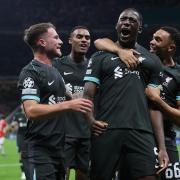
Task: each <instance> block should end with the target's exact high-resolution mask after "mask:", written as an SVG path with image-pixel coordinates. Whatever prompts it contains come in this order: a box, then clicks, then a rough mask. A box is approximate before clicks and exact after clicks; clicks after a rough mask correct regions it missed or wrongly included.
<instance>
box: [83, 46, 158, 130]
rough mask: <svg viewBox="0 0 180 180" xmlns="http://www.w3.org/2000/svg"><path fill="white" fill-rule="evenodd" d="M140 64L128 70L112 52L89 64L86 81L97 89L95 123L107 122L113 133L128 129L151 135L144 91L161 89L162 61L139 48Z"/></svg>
mask: <svg viewBox="0 0 180 180" xmlns="http://www.w3.org/2000/svg"><path fill="white" fill-rule="evenodd" d="M137 49H138V51H140V53H141V56H140V57H139V61H140V64H139V66H138V67H137V69H135V70H132V71H131V70H129V69H128V68H127V67H126V65H125V64H124V63H123V62H122V61H121V60H120V58H119V57H118V56H117V55H115V54H112V53H109V52H102V51H101V52H97V53H95V54H94V55H93V56H92V58H91V59H90V61H89V64H88V68H87V71H86V75H85V78H84V81H89V82H93V83H95V84H96V85H97V86H98V87H99V89H98V100H97V109H96V119H97V120H98V119H99V120H104V121H106V122H108V124H109V126H108V128H110V129H116V128H123V129H124V128H127V129H137V130H143V131H147V132H150V133H152V126H151V121H150V115H149V110H148V104H147V99H146V96H145V92H144V90H145V87H146V85H147V84H152V85H155V86H156V85H158V84H159V83H158V81H157V77H158V76H159V73H160V71H161V63H160V61H159V59H158V60H157V61H156V60H155V59H153V58H152V56H151V54H150V53H149V52H148V51H147V50H146V49H144V48H143V47H141V46H139V45H138V48H137Z"/></svg>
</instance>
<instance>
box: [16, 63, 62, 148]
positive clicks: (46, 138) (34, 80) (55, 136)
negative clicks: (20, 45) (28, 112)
mask: <svg viewBox="0 0 180 180" xmlns="http://www.w3.org/2000/svg"><path fill="white" fill-rule="evenodd" d="M18 88H19V90H20V91H21V100H22V101H26V100H34V101H37V102H38V103H40V104H49V105H52V104H56V103H61V102H63V101H64V100H65V85H64V81H63V78H62V76H61V75H60V73H59V72H58V71H57V69H56V68H54V67H52V66H49V65H46V64H43V63H40V62H39V61H37V60H32V61H31V62H30V63H29V64H28V65H27V66H25V67H24V68H23V69H22V71H21V73H20V76H19V82H18ZM64 118H65V117H64V116H63V113H61V115H59V116H56V117H54V118H46V119H44V118H42V120H41V119H39V120H35V121H32V120H28V124H27V132H26V135H25V140H26V141H27V142H28V143H30V144H33V145H38V146H43V147H44V146H45V147H46V146H48V147H49V148H51V149H53V148H55V149H59V148H62V147H61V146H62V140H63V138H64Z"/></svg>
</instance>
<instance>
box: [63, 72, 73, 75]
mask: <svg viewBox="0 0 180 180" xmlns="http://www.w3.org/2000/svg"><path fill="white" fill-rule="evenodd" d="M69 74H73V72H64V75H65V76H66V75H69Z"/></svg>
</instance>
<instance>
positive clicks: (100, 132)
mask: <svg viewBox="0 0 180 180" xmlns="http://www.w3.org/2000/svg"><path fill="white" fill-rule="evenodd" d="M103 133H104V132H103V131H97V130H96V131H93V134H95V135H96V136H100V135H102V134H103Z"/></svg>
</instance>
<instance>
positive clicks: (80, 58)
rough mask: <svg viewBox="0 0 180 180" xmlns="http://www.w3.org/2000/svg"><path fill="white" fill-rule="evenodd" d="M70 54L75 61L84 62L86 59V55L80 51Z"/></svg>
mask: <svg viewBox="0 0 180 180" xmlns="http://www.w3.org/2000/svg"><path fill="white" fill-rule="evenodd" d="M69 56H70V58H71V59H72V60H73V61H74V62H75V63H82V62H83V61H84V60H85V55H83V54H80V53H73V52H71V53H70V55H69Z"/></svg>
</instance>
